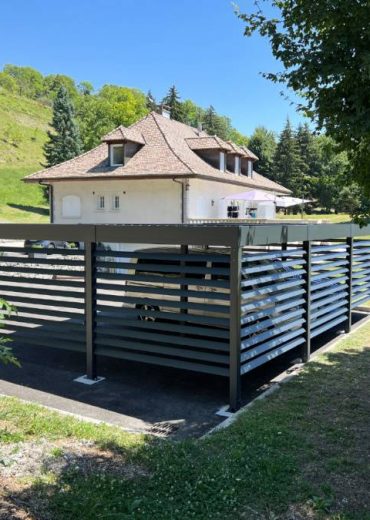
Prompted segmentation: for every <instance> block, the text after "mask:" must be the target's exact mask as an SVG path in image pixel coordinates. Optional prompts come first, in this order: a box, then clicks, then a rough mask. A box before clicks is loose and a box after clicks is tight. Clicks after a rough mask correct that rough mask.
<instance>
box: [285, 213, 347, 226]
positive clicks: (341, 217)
mask: <svg viewBox="0 0 370 520" xmlns="http://www.w3.org/2000/svg"><path fill="white" fill-rule="evenodd" d="M277 218H278V219H282V220H302V215H301V214H299V215H283V214H281V213H278V215H277ZM303 220H322V221H325V222H329V223H331V224H338V223H340V222H350V221H351V218H350V216H349V215H348V214H347V213H339V214H338V215H336V214H335V213H325V214H322V215H321V214H314V215H307V214H306V213H304V214H303Z"/></svg>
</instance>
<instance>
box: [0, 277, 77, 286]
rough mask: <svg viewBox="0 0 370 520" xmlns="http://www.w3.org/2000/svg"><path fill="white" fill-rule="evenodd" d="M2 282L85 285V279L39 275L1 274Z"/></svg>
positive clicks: (0, 279)
mask: <svg viewBox="0 0 370 520" xmlns="http://www.w3.org/2000/svg"><path fill="white" fill-rule="evenodd" d="M0 281H1V282H14V283H15V282H16V283H22V284H27V285H28V284H30V285H55V286H56V287H81V288H84V287H85V283H84V281H80V280H69V279H68V280H67V279H65V280H63V279H62V278H59V279H58V278H56V279H53V280H51V279H50V278H37V277H35V276H34V277H32V278H31V277H25V276H0Z"/></svg>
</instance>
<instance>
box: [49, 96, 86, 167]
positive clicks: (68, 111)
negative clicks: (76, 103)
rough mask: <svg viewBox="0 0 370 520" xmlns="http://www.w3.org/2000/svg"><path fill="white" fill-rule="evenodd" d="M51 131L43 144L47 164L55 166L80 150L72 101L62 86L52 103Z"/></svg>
mask: <svg viewBox="0 0 370 520" xmlns="http://www.w3.org/2000/svg"><path fill="white" fill-rule="evenodd" d="M51 126H52V128H53V131H52V132H50V131H49V132H48V137H49V140H48V142H47V143H46V144H45V146H44V154H45V158H46V163H47V166H48V167H50V166H55V165H56V164H59V163H61V162H63V161H67V160H68V159H72V158H73V157H76V155H79V154H80V153H81V151H82V145H81V138H80V131H79V128H78V125H77V123H76V121H75V113H74V107H73V104H72V101H71V99H70V97H69V95H68V92H67V90H66V88H65V87H64V86H61V87H60V89H59V90H58V92H57V95H56V97H55V100H54V103H53V120H52V123H51Z"/></svg>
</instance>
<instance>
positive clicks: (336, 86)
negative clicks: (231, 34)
mask: <svg viewBox="0 0 370 520" xmlns="http://www.w3.org/2000/svg"><path fill="white" fill-rule="evenodd" d="M270 3H271V4H272V6H273V8H274V11H276V10H277V11H278V16H277V17H274V18H271V17H269V16H267V15H266V14H265V13H264V12H263V11H262V9H261V8H258V10H257V11H256V12H254V13H251V14H242V13H240V12H238V13H237V14H238V16H239V17H240V18H241V19H242V20H243V21H244V22H246V29H245V35H247V36H250V35H252V34H253V33H254V32H255V31H257V32H259V33H260V34H261V35H262V36H263V37H266V38H267V39H268V40H269V42H270V45H271V48H272V53H273V55H274V57H275V58H277V59H278V60H280V61H281V63H282V64H283V66H284V71H283V72H281V73H277V74H275V73H267V74H265V76H266V77H267V78H269V79H271V80H272V81H275V82H282V83H285V84H286V85H287V86H288V87H289V88H290V89H292V90H293V91H294V92H296V93H297V94H298V95H301V96H302V103H301V104H300V105H299V106H298V108H299V109H300V110H302V111H303V112H304V113H305V114H306V115H307V116H309V117H310V118H311V119H313V120H314V121H315V122H316V124H317V126H318V128H320V129H323V128H325V129H326V132H327V133H328V135H329V136H330V137H332V138H333V139H334V140H335V141H336V142H337V143H338V144H339V145H340V146H341V149H342V150H346V151H347V153H348V156H349V159H350V161H351V164H352V172H353V174H354V175H355V177H356V178H357V179H358V181H359V182H360V183H361V184H362V185H363V186H364V187H365V188H366V190H367V193H368V194H370V117H369V113H370V82H369V48H370V31H369V27H370V9H369V0H356V1H353V0H335V2H329V1H327V0H271V2H270Z"/></svg>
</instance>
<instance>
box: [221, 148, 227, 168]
mask: <svg viewBox="0 0 370 520" xmlns="http://www.w3.org/2000/svg"><path fill="white" fill-rule="evenodd" d="M220 170H221V171H222V172H224V171H225V170H226V154H225V152H220Z"/></svg>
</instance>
